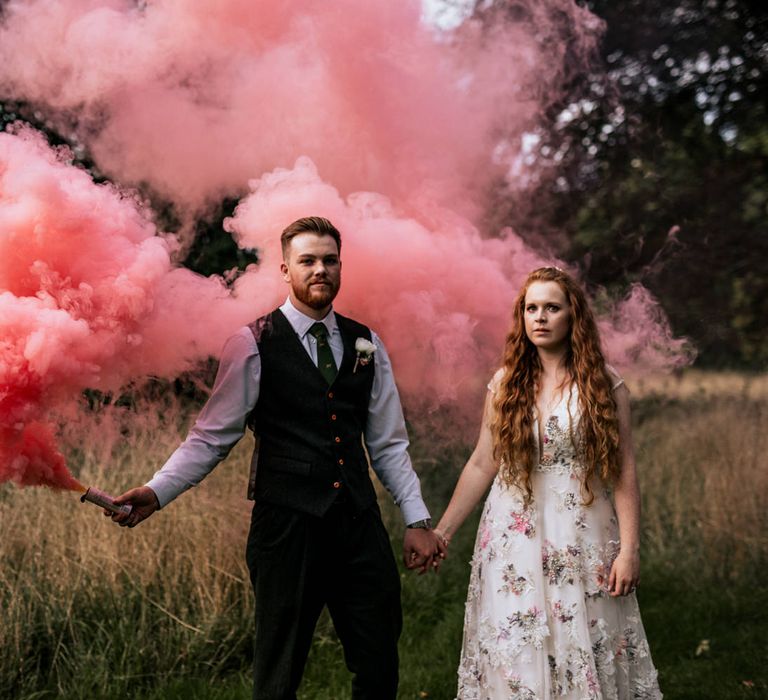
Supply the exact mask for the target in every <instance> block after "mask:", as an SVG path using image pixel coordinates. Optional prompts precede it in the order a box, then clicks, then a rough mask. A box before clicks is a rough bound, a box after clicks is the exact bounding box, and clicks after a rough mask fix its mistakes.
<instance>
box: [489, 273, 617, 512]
mask: <svg viewBox="0 0 768 700" xmlns="http://www.w3.org/2000/svg"><path fill="white" fill-rule="evenodd" d="M533 282H556V283H557V284H558V285H559V286H560V288H561V289H562V290H563V293H564V294H565V297H566V300H567V302H568V305H569V307H570V330H569V334H568V349H567V351H566V355H565V367H566V370H567V372H568V376H569V378H570V381H571V383H573V384H575V385H576V388H577V389H578V400H579V409H580V415H581V417H580V421H579V427H578V431H577V433H576V435H575V436H574V434H573V433H572V434H571V438H572V439H573V440H574V445H575V446H576V450H577V454H578V456H579V460H580V461H581V465H582V469H581V480H582V481H581V487H582V495H583V496H584V502H585V503H586V504H589V503H591V502H592V500H593V498H594V496H593V494H592V490H591V488H590V483H589V482H590V479H591V477H592V476H593V475H594V474H598V475H599V476H600V478H601V479H603V480H604V481H607V482H610V481H614V480H615V479H616V478H617V477H618V475H619V471H620V460H619V426H618V418H617V416H616V401H615V399H614V396H613V380H612V377H611V375H610V374H609V372H608V370H607V369H606V366H605V359H604V357H603V353H602V350H601V349H600V336H599V334H598V331H597V324H596V323H595V319H594V316H593V314H592V311H591V310H590V308H589V304H588V302H587V298H586V295H585V294H584V291H583V290H582V289H581V287H580V286H579V285H578V284H577V283H576V282H575V281H574V280H573V278H572V277H570V275H568V274H566V273H565V272H563V271H562V270H560V269H559V268H555V267H541V268H539V269H537V270H534V271H533V272H531V273H530V274H529V275H528V277H527V279H526V280H525V284H524V285H523V288H522V289H521V290H520V294H519V295H518V297H517V299H516V300H515V305H514V310H513V321H512V328H511V330H510V331H509V334H508V335H507V340H506V344H505V346H504V362H503V373H502V376H501V380H500V382H499V386H498V389H497V391H496V395H495V397H494V401H493V406H494V409H495V411H494V418H493V421H492V423H491V429H492V432H493V438H494V457H495V458H496V459H497V460H498V461H500V463H501V475H502V478H503V479H504V481H505V482H506V483H508V484H510V485H515V486H518V487H519V488H521V489H522V490H523V491H524V493H525V499H526V502H530V500H531V497H532V495H533V491H532V487H531V474H532V472H533V470H534V468H535V467H536V464H535V463H534V462H535V455H536V454H537V451H538V446H537V444H536V437H535V436H534V433H533V416H534V408H535V406H536V390H537V387H538V383H539V376H540V374H541V363H540V360H539V354H538V352H537V350H536V347H535V346H534V344H533V343H532V342H531V341H530V340H529V339H528V336H527V335H526V332H525V320H524V316H523V314H524V308H525V295H526V293H527V291H528V287H529V286H530V285H531V284H532V283H533Z"/></svg>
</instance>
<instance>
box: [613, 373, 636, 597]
mask: <svg viewBox="0 0 768 700" xmlns="http://www.w3.org/2000/svg"><path fill="white" fill-rule="evenodd" d="M615 397H616V413H617V418H618V420H619V451H620V458H621V473H620V474H619V479H618V481H617V482H616V485H615V487H614V491H613V498H614V502H615V505H616V515H617V516H618V518H619V538H620V540H621V550H620V551H619V555H618V557H616V560H615V561H614V562H613V566H612V567H611V573H610V577H609V579H608V587H609V590H610V593H611V595H614V596H616V595H626V594H627V593H630V592H631V591H633V590H634V588H635V586H637V583H638V581H639V578H640V487H639V486H638V483H637V468H636V466H635V455H634V450H633V448H632V432H631V424H630V415H629V391H628V390H627V387H626V386H624V385H621V386H619V387H617V389H616V393H615Z"/></svg>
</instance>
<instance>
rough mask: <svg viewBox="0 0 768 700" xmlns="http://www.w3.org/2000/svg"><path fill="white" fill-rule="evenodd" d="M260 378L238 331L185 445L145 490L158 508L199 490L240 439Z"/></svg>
mask: <svg viewBox="0 0 768 700" xmlns="http://www.w3.org/2000/svg"><path fill="white" fill-rule="evenodd" d="M260 374H261V359H260V357H259V349H258V346H257V345H256V341H255V340H254V338H253V334H252V333H251V331H250V329H249V328H247V327H244V328H241V329H240V330H239V331H238V332H237V333H236V334H235V335H233V336H231V337H230V338H229V339H228V340H227V342H226V343H225V344H224V348H223V350H222V354H221V360H220V362H219V369H218V372H217V374H216V381H215V382H214V385H213V390H212V392H211V395H210V397H209V399H208V401H207V402H206V404H205V406H204V407H203V409H202V411H201V412H200V415H199V416H198V418H197V420H196V421H195V425H194V426H193V428H192V429H191V430H190V432H189V435H188V436H187V438H186V440H184V442H183V443H182V444H181V445H179V447H178V448H177V449H176V451H175V452H174V453H173V454H172V455H171V456H170V458H169V459H168V461H167V462H166V463H165V464H164V465H163V466H162V467H161V468H160V469H159V470H158V471H157V472H156V473H155V475H154V476H153V477H152V479H151V480H150V481H149V482H148V483H147V484H146V485H147V486H149V487H150V488H151V489H152V490H153V491H154V492H155V494H156V495H157V500H158V501H159V503H160V507H161V508H162V507H163V506H165V505H167V504H168V503H170V502H171V501H172V500H173V499H174V498H176V497H177V496H179V495H181V494H182V493H184V491H186V490H188V489H189V488H191V487H192V486H195V485H197V484H199V483H200V482H201V481H202V480H203V479H204V478H205V477H206V476H207V475H208V474H209V473H210V472H211V470H212V469H213V468H214V467H215V466H216V465H217V464H218V463H219V462H220V461H221V460H223V459H224V458H225V457H226V456H227V455H228V454H229V452H230V450H231V449H232V448H233V447H234V446H235V444H237V442H238V441H239V440H240V438H242V437H243V435H244V433H245V429H246V425H245V422H246V419H247V417H248V414H249V413H250V412H251V410H252V409H253V407H254V406H255V405H256V401H257V400H258V398H259V381H260Z"/></svg>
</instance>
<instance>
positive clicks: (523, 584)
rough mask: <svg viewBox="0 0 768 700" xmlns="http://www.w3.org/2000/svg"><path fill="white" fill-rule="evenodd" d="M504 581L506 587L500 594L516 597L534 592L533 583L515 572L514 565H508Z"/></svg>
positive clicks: (505, 569) (503, 586)
mask: <svg viewBox="0 0 768 700" xmlns="http://www.w3.org/2000/svg"><path fill="white" fill-rule="evenodd" d="M502 581H503V582H504V585H502V586H501V587H500V588H499V593H514V594H515V595H521V594H522V593H524V592H525V591H532V590H533V586H532V585H531V582H530V581H529V580H528V579H527V578H525V576H520V575H519V574H518V573H517V571H515V565H514V564H507V565H506V566H505V567H504V573H503V574H502Z"/></svg>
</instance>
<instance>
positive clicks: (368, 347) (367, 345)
mask: <svg viewBox="0 0 768 700" xmlns="http://www.w3.org/2000/svg"><path fill="white" fill-rule="evenodd" d="M355 350H356V351H357V357H356V358H355V366H354V367H353V368H352V374H354V373H355V372H357V366H358V365H360V367H365V366H366V365H367V364H368V363H369V362H370V361H371V358H372V357H373V353H375V352H376V345H375V344H374V343H372V342H371V341H370V340H366V339H365V338H358V339H357V340H356V341H355Z"/></svg>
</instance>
